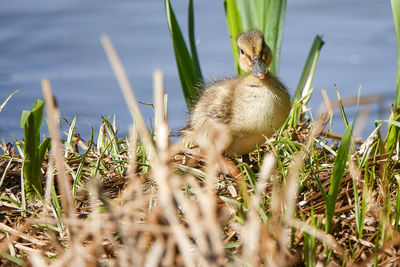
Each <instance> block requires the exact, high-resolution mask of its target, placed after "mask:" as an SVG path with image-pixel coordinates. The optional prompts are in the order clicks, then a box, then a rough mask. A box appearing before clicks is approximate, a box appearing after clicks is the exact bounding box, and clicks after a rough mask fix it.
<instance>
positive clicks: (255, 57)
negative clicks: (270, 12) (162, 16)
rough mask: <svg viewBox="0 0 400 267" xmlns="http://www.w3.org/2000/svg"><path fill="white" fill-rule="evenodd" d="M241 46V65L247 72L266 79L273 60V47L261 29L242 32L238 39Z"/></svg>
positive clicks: (239, 46) (238, 44) (237, 42)
mask: <svg viewBox="0 0 400 267" xmlns="http://www.w3.org/2000/svg"><path fill="white" fill-rule="evenodd" d="M236 44H237V46H238V48H239V65H240V67H241V68H242V69H243V70H244V71H245V72H247V73H251V74H253V75H254V76H255V77H257V78H259V79H264V78H265V76H266V74H267V72H268V67H269V65H270V64H271V61H272V53H271V49H270V48H269V47H268V46H267V44H266V43H265V40H264V36H263V34H262V33H261V32H260V31H259V30H255V29H253V30H250V31H247V32H244V33H242V34H241V35H239V37H238V38H237V40H236Z"/></svg>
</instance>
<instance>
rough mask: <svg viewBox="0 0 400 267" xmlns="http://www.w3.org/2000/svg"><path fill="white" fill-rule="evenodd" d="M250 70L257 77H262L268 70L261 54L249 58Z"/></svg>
mask: <svg viewBox="0 0 400 267" xmlns="http://www.w3.org/2000/svg"><path fill="white" fill-rule="evenodd" d="M251 71H252V73H253V75H254V76H255V77H257V78H259V79H264V78H265V75H266V74H267V72H268V68H267V65H266V64H265V62H264V60H263V59H262V57H261V56H257V57H252V58H251Z"/></svg>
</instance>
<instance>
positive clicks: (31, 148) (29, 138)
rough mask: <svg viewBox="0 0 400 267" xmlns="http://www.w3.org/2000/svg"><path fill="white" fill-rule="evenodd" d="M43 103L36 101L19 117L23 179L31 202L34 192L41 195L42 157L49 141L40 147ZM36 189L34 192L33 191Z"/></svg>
mask: <svg viewBox="0 0 400 267" xmlns="http://www.w3.org/2000/svg"><path fill="white" fill-rule="evenodd" d="M43 108H44V102H43V101H42V100H36V101H35V104H34V105H33V108H32V111H27V110H24V111H23V112H22V115H21V127H22V128H24V137H25V140H24V153H23V155H24V166H23V177H24V179H25V182H26V192H27V197H28V199H29V200H33V198H34V197H35V195H36V191H37V192H39V193H40V194H43V188H42V179H43V175H42V172H41V167H42V161H43V157H44V155H45V153H46V150H47V148H48V147H49V144H50V141H49V140H47V141H46V140H44V141H43V143H42V145H40V144H39V143H40V126H41V125H42V118H43ZM35 188H36V190H35Z"/></svg>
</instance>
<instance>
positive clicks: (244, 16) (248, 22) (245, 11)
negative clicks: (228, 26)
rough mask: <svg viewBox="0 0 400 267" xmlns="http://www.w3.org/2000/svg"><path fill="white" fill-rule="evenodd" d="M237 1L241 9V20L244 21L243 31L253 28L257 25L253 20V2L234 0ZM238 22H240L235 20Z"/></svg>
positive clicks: (238, 8) (238, 7)
mask: <svg viewBox="0 0 400 267" xmlns="http://www.w3.org/2000/svg"><path fill="white" fill-rule="evenodd" d="M233 2H235V3H236V6H237V10H238V11H239V10H240V18H241V22H242V24H241V25H242V31H247V30H250V29H252V28H253V27H254V26H255V25H254V23H253V21H252V19H251V18H252V16H251V14H252V10H250V8H251V6H252V5H251V4H250V1H248V0H236V1H233ZM235 23H238V22H235Z"/></svg>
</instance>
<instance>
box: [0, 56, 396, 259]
mask: <svg viewBox="0 0 400 267" xmlns="http://www.w3.org/2000/svg"><path fill="white" fill-rule="evenodd" d="M112 60H116V62H115V63H114V64H116V65H115V66H114V67H116V69H118V67H117V66H118V64H119V63H118V58H114V59H112ZM117 72H118V71H117ZM117 76H119V79H120V84H121V86H122V87H124V86H125V87H126V86H128V87H129V84H124V82H123V81H124V79H125V78H124V77H125V76H124V74H123V72H119V74H117ZM162 86H163V83H162V75H161V73H159V72H158V73H156V74H155V101H154V103H155V122H156V127H155V131H154V132H152V133H151V134H150V133H149V132H148V131H147V129H145V128H143V127H144V126H141V124H140V123H138V122H137V119H136V124H135V130H132V134H131V136H130V138H122V139H121V138H120V137H118V136H117V135H116V132H117V127H116V125H115V123H114V122H110V121H108V120H107V119H104V121H103V124H102V126H101V128H100V129H98V131H97V134H96V135H97V137H96V139H95V138H94V136H95V134H93V135H92V138H91V139H90V140H81V139H80V138H79V135H77V134H76V133H75V132H74V123H75V120H74V121H73V122H72V123H71V127H70V129H69V132H67V133H65V135H64V136H63V138H62V140H60V138H59V137H58V136H57V135H58V131H57V120H58V111H57V109H56V107H55V106H54V103H51V102H52V101H51V99H52V95H51V88H50V84H49V83H48V81H46V80H44V82H43V91H44V96H45V102H46V108H47V116H48V120H49V127H50V134H51V138H52V147H51V149H50V152H46V153H45V154H44V159H43V161H40V162H39V164H40V167H41V174H42V176H43V180H42V183H41V186H43V189H39V190H36V195H35V197H31V198H29V197H27V194H28V192H27V190H26V188H27V186H26V185H27V181H26V180H25V181H24V179H23V178H22V177H21V174H22V173H24V170H23V168H24V166H25V167H26V165H25V164H24V161H26V158H24V156H23V155H26V153H25V152H24V146H26V143H24V142H23V141H19V142H17V143H16V144H14V145H11V144H4V143H3V144H2V149H3V150H4V153H3V154H2V155H0V168H1V173H2V177H1V192H2V193H1V200H0V201H1V207H2V209H1V215H0V217H1V222H0V228H1V229H2V232H1V234H0V236H1V240H2V242H1V245H0V252H1V255H2V258H1V262H2V263H11V262H13V263H15V264H21V265H23V264H27V263H29V264H31V265H33V266H44V265H45V264H47V265H52V266H53V265H54V266H59V265H65V266H83V265H88V266H90V265H95V264H100V265H106V266H109V265H110V266H113V265H121V266H142V265H143V264H147V266H155V265H159V264H161V265H163V266H171V265H175V266H179V265H187V266H196V265H202V266H214V265H219V266H221V265H225V266H228V265H229V266H232V265H233V266H235V265H238V266H242V265H247V264H249V265H253V266H259V265H264V266H273V265H277V266H290V265H298V264H299V265H303V264H304V265H306V266H315V265H316V264H317V263H330V264H333V266H339V265H342V266H343V265H347V266H354V265H355V264H358V265H359V266H365V264H367V263H368V264H372V265H376V266H378V265H382V266H383V265H386V264H389V263H391V262H397V260H398V259H399V256H400V255H399V251H398V246H397V245H398V243H399V242H400V234H399V232H398V229H399V212H400V197H399V196H398V195H397V191H398V186H399V184H400V176H399V164H398V156H397V150H394V152H393V153H388V152H385V150H384V146H385V145H386V144H385V140H382V138H381V136H380V133H379V127H380V126H379V125H380V124H379V125H378V126H377V129H376V131H375V132H374V133H373V134H372V135H371V137H370V138H368V140H366V141H362V140H358V139H354V138H353V137H352V136H351V130H352V124H351V123H348V126H347V130H346V133H345V135H344V136H343V137H342V136H337V135H335V134H333V133H331V132H330V130H329V123H330V120H331V116H332V110H330V109H329V108H328V110H326V112H323V113H321V114H314V115H312V114H311V113H309V112H308V111H307V112H304V110H308V109H307V106H306V105H305V103H306V102H307V100H308V97H309V96H306V97H304V98H303V99H301V100H300V101H299V102H297V101H296V102H295V104H294V107H293V109H292V112H291V115H290V117H289V118H288V120H287V123H286V124H285V126H284V127H283V129H282V130H281V131H280V132H279V133H277V134H276V136H275V137H274V138H272V139H270V140H268V141H267V142H266V143H265V145H264V146H262V147H260V148H259V149H257V150H256V151H254V152H253V153H251V154H250V156H249V160H245V161H243V160H242V159H241V158H234V159H230V160H231V162H232V164H233V165H234V166H235V167H236V168H237V170H238V172H237V173H236V174H224V173H221V172H220V171H219V169H218V166H217V165H216V164H215V162H216V161H217V160H216V157H218V154H214V153H211V152H210V153H208V154H207V155H201V156H200V155H199V154H198V152H196V149H189V148H185V149H182V150H181V151H180V150H177V149H176V146H171V145H170V144H169V139H168V136H169V132H170V130H169V128H168V126H167V123H166V120H165V117H166V116H165V113H164V110H165V107H164V104H165V103H166V101H165V97H164V94H163V92H162ZM126 99H127V102H128V106H129V107H130V108H131V110H132V114H134V116H135V118H137V117H138V116H140V113H139V112H140V111H139V110H138V109H137V104H136V102H135V99H134V96H133V95H129V93H127V95H126ZM326 106H327V107H330V106H332V103H331V100H329V99H327V98H326ZM339 106H340V105H339ZM342 112H343V119H344V121H345V122H346V123H347V121H346V116H345V112H344V109H342ZM312 118H315V119H314V120H313V119H312ZM327 125H328V126H327ZM141 127H142V128H141ZM146 135H147V137H146ZM148 142H150V143H148ZM396 144H398V143H396ZM396 146H397V145H396ZM18 150H20V155H22V156H20V155H18V153H17V151H18ZM210 151H214V149H210ZM36 163H37V162H36ZM42 190H43V191H42Z"/></svg>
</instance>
